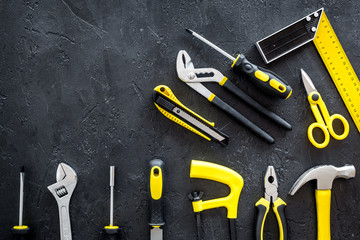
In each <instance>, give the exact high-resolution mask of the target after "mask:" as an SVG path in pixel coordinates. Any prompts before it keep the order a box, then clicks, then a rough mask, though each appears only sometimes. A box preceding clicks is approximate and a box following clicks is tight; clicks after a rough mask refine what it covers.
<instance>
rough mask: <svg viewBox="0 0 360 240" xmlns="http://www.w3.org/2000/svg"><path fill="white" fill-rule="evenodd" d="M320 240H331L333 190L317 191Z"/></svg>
mask: <svg viewBox="0 0 360 240" xmlns="http://www.w3.org/2000/svg"><path fill="white" fill-rule="evenodd" d="M315 198H316V212H317V225H318V240H330V239H331V232H330V206H331V190H315Z"/></svg>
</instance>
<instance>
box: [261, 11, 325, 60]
mask: <svg viewBox="0 0 360 240" xmlns="http://www.w3.org/2000/svg"><path fill="white" fill-rule="evenodd" d="M323 11H324V8H321V9H319V10H317V11H315V12H313V13H311V14H309V15H307V16H306V17H304V18H302V19H300V20H298V21H296V22H294V23H292V24H290V25H288V26H286V27H284V28H283V29H281V30H279V31H277V32H275V33H273V34H271V35H269V36H267V37H265V38H263V39H261V40H260V41H258V42H257V43H256V47H257V49H258V50H259V52H260V54H261V56H262V58H263V59H264V61H265V63H270V62H272V61H274V60H276V59H278V58H280V57H281V56H284V55H285V54H287V53H289V52H291V51H293V50H295V49H297V48H299V47H301V46H303V45H304V44H306V43H308V42H311V41H312V40H313V39H314V38H315V35H316V31H317V28H318V26H319V23H320V19H321V15H322V13H323Z"/></svg>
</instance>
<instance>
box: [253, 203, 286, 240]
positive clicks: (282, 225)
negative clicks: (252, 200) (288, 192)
mask: <svg viewBox="0 0 360 240" xmlns="http://www.w3.org/2000/svg"><path fill="white" fill-rule="evenodd" d="M255 206H256V207H257V209H258V217H257V220H256V232H255V235H256V238H255V239H256V240H263V239H264V238H263V233H264V224H265V219H266V215H267V214H268V212H269V209H270V202H269V201H267V200H266V199H265V198H261V199H260V200H259V201H258V202H257V203H256V204H255ZM285 207H286V203H285V202H284V201H283V200H282V199H281V198H278V199H277V200H276V201H275V202H274V205H273V210H274V213H275V216H276V219H277V222H278V225H279V235H280V238H279V239H280V240H287V226H286V218H285Z"/></svg>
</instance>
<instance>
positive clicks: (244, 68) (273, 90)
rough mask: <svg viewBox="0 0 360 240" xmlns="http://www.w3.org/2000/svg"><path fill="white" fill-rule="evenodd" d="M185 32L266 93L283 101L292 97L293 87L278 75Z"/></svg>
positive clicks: (199, 36)
mask: <svg viewBox="0 0 360 240" xmlns="http://www.w3.org/2000/svg"><path fill="white" fill-rule="evenodd" d="M185 30H186V31H187V32H188V33H190V34H191V35H193V36H194V37H196V38H198V39H199V40H201V41H202V42H204V43H206V44H207V45H209V46H210V47H212V48H214V49H215V50H216V51H218V52H219V53H221V54H222V55H224V56H225V57H227V58H228V59H230V60H231V61H232V62H233V64H232V65H231V67H232V68H233V69H234V70H235V71H239V72H243V73H245V74H246V75H247V76H248V77H249V78H250V80H251V81H252V82H253V83H254V84H256V85H257V86H258V87H260V88H261V89H262V90H263V91H264V92H266V93H268V94H269V95H271V96H276V97H279V98H283V99H287V98H289V97H290V95H291V93H292V88H291V86H290V85H289V84H288V83H287V82H286V81H285V80H284V79H282V78H281V77H280V76H279V75H277V74H276V73H274V72H272V71H270V70H267V69H264V68H261V67H259V66H257V65H255V64H253V63H251V62H249V61H248V60H247V59H246V58H245V56H244V55H243V54H239V55H238V56H237V58H234V57H233V56H231V55H230V54H228V53H227V52H225V51H224V50H222V49H221V48H219V47H218V46H216V45H215V44H213V43H212V42H210V41H209V40H207V39H205V38H204V37H202V36H201V35H199V34H197V33H196V32H194V31H193V30H190V29H187V28H186V29H185Z"/></svg>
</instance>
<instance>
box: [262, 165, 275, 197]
mask: <svg viewBox="0 0 360 240" xmlns="http://www.w3.org/2000/svg"><path fill="white" fill-rule="evenodd" d="M264 187H265V194H264V195H265V199H266V200H267V201H269V202H270V203H274V202H275V201H276V200H277V198H278V181H277V177H276V173H275V169H274V167H273V166H268V168H267V170H266V174H265V178H264Z"/></svg>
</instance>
